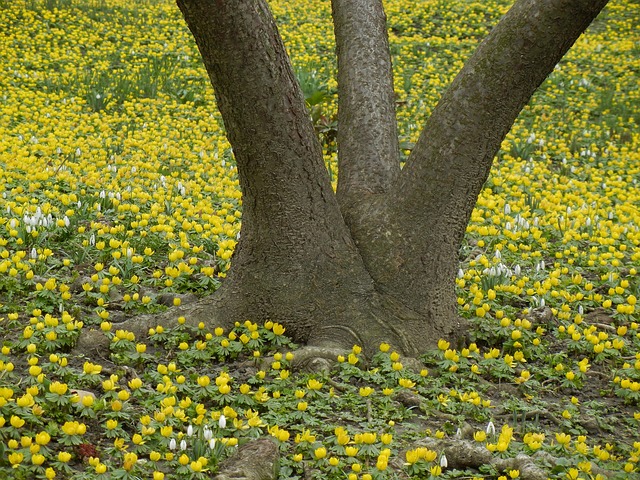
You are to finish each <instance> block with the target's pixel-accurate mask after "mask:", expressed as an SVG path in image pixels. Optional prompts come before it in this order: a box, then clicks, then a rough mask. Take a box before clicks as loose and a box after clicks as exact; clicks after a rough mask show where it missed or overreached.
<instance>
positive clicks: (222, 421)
mask: <svg viewBox="0 0 640 480" xmlns="http://www.w3.org/2000/svg"><path fill="white" fill-rule="evenodd" d="M218 426H219V427H220V428H226V426H227V419H226V418H225V416H224V415H220V419H219V420H218Z"/></svg>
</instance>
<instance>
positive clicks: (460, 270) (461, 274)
mask: <svg viewBox="0 0 640 480" xmlns="http://www.w3.org/2000/svg"><path fill="white" fill-rule="evenodd" d="M462 277H464V271H463V270H462V269H461V268H459V269H458V278H462Z"/></svg>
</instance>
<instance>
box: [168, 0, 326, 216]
mask: <svg viewBox="0 0 640 480" xmlns="http://www.w3.org/2000/svg"><path fill="white" fill-rule="evenodd" d="M177 3H178V6H179V7H180V10H181V11H182V13H183V15H184V17H185V19H186V21H187V24H188V26H189V29H190V30H191V32H192V33H193V35H194V37H195V40H196V43H197V45H198V48H199V50H200V53H201V54H202V58H203V61H204V65H205V67H206V69H207V72H208V73H209V77H210V79H211V83H212V84H213V86H214V90H215V95H216V101H217V105H218V108H219V110H220V113H221V114H222V118H223V121H224V125H225V128H226V132H227V136H228V138H229V141H230V142H231V145H232V147H233V150H234V155H235V158H236V161H237V163H238V172H239V176H240V183H241V187H242V189H243V195H244V197H245V199H247V200H248V201H250V202H251V201H255V200H256V199H257V198H259V197H263V196H269V197H270V199H271V200H279V201H269V202H266V201H265V202H261V204H260V208H261V209H262V211H261V212H260V214H261V215H262V216H263V217H264V216H266V217H267V218H269V219H270V220H273V221H278V218H279V217H280V218H281V220H283V221H285V220H288V221H291V220H292V219H286V218H284V217H283V216H282V215H281V214H282V211H281V209H283V208H286V207H287V206H290V208H291V209H295V208H296V206H297V207H298V208H299V210H304V209H307V208H309V206H308V205H307V207H302V206H300V205H297V204H299V203H300V202H304V201H305V198H306V197H310V196H312V195H311V194H308V192H307V191H306V190H305V189H309V188H314V189H317V190H320V189H318V184H320V185H322V187H321V189H322V190H326V194H327V195H329V194H330V193H331V186H330V182H329V179H328V175H327V173H326V168H325V166H324V162H323V159H322V150H321V148H320V145H319V142H318V139H317V136H316V134H315V131H314V129H313V125H312V123H311V120H310V117H309V113H308V111H307V109H306V106H305V103H304V96H303V94H302V92H301V90H300V87H299V85H298V82H297V80H296V78H295V75H294V73H293V69H292V67H291V64H290V61H289V57H288V56H287V53H286V50H285V47H284V45H283V43H282V39H281V38H280V35H279V33H278V29H277V26H276V23H275V20H274V19H273V16H272V14H271V12H270V10H269V7H268V6H267V3H266V2H265V1H264V0H177ZM309 177H312V178H317V182H314V184H313V185H309V183H310V182H309V181H308V180H309ZM300 188H302V189H303V190H305V191H304V192H303V193H302V195H301V191H300ZM247 210H248V214H249V215H252V209H251V207H250V208H248V209H247ZM267 210H269V211H267ZM245 213H246V212H245ZM304 213H308V212H304Z"/></svg>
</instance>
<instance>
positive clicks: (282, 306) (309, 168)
mask: <svg viewBox="0 0 640 480" xmlns="http://www.w3.org/2000/svg"><path fill="white" fill-rule="evenodd" d="M177 3H178V5H179V7H180V9H181V10H182V12H183V15H184V17H185V19H186V21H187V24H188V26H189V28H190V29H191V31H192V33H193V35H194V37H195V39H196V43H197V45H198V48H199V50H200V52H201V54H202V57H203V60H204V64H205V67H206V69H207V72H208V73H209V76H210V79H211V82H212V84H213V85H214V88H215V94H216V100H217V104H218V107H219V109H220V112H221V114H222V118H223V121H224V124H225V128H226V131H227V135H228V137H229V140H230V142H231V145H232V146H233V149H234V154H235V158H236V162H237V165H238V173H239V177H240V186H241V188H242V192H243V217H242V229H241V238H240V241H239V243H238V246H237V248H236V251H235V253H234V255H233V257H232V264H233V266H232V269H231V272H230V274H229V276H228V278H227V279H226V280H225V281H224V283H223V285H222V286H221V287H220V289H219V290H218V291H217V292H216V293H215V294H214V295H213V296H212V297H211V298H210V299H208V300H206V301H205V302H204V303H203V304H202V305H200V306H199V307H197V308H196V309H195V310H193V311H192V313H193V315H194V317H197V318H206V319H212V318H214V317H215V319H216V321H217V323H220V321H219V319H223V320H224V322H222V323H225V322H226V323H232V322H234V321H243V320H246V319H251V320H253V321H263V320H266V319H271V320H274V321H277V322H279V323H282V324H284V325H285V326H286V328H287V330H288V333H289V334H290V335H292V337H293V338H294V339H295V340H296V341H298V342H303V343H308V344H317V345H327V346H341V347H347V348H349V347H351V346H352V345H353V344H356V343H357V344H360V345H362V346H364V347H365V348H366V349H367V350H369V351H372V350H373V349H375V348H376V347H377V345H378V344H379V343H380V342H381V341H387V342H390V343H392V344H393V345H394V347H395V348H397V349H399V350H400V351H402V352H403V353H405V354H407V355H415V354H417V353H420V352H422V351H424V350H425V349H426V348H427V347H429V346H431V345H433V344H434V343H435V342H437V340H438V339H439V338H441V337H446V338H450V339H453V338H454V337H455V336H456V335H459V334H460V332H462V331H463V330H464V328H463V327H464V321H463V320H461V319H460V318H458V316H457V315H456V302H455V290H454V278H455V272H456V271H457V268H458V250H459V248H460V245H461V242H462V238H463V235H464V232H465V228H466V225H467V222H468V220H469V217H470V215H471V212H472V210H473V207H474V205H475V202H476V199H477V196H478V194H479V193H480V189H481V188H482V185H483V183H484V181H485V179H486V177H487V175H488V173H489V170H490V167H491V164H492V161H493V158H494V156H495V154H496V153H497V150H498V148H499V146H500V143H501V141H502V139H503V138H504V136H505V135H506V133H507V132H508V130H509V128H510V127H511V125H512V124H513V122H514V120H515V119H516V117H517V115H518V113H519V112H520V110H521V109H522V108H523V107H524V105H525V104H526V103H527V101H528V100H529V98H530V96H531V95H532V94H533V92H534V91H535V89H536V88H537V87H538V86H539V85H540V83H541V82H542V81H543V80H544V79H545V78H546V76H547V75H548V74H549V73H550V72H551V71H552V70H553V67H554V66H555V64H556V63H557V62H558V61H559V60H560V58H561V57H562V56H563V55H564V53H565V52H566V51H567V49H568V48H569V47H570V46H571V45H572V44H573V43H574V42H575V40H576V39H577V38H578V36H579V35H580V33H581V32H582V31H583V30H584V29H585V28H586V27H587V26H588V25H589V23H590V22H591V20H592V19H593V18H594V17H595V16H596V15H597V13H598V12H599V10H600V9H601V8H603V7H604V5H605V4H606V3H607V2H606V0H545V1H542V0H520V1H518V2H516V4H515V5H514V7H513V8H512V9H511V11H510V12H509V13H508V14H507V15H506V16H505V17H504V19H503V20H502V21H501V22H500V23H499V25H498V26H497V27H496V28H494V30H493V31H492V32H491V34H490V35H489V37H488V38H487V39H486V40H485V41H484V42H483V43H482V44H481V45H480V47H479V48H478V50H477V52H476V53H475V55H474V56H473V57H472V58H471V59H470V60H469V62H468V63H467V64H466V65H465V67H464V68H463V70H462V71H461V73H460V74H459V75H458V77H457V78H456V80H455V81H454V82H453V84H452V86H451V88H450V89H449V90H448V91H447V92H446V93H445V95H444V96H443V98H442V100H441V102H440V103H439V105H438V106H437V108H436V109H435V111H434V113H433V115H432V116H431V118H430V119H429V121H428V123H427V125H426V127H425V129H424V131H423V133H422V135H421V137H420V140H419V142H418V144H417V146H416V148H415V150H414V152H413V153H412V155H411V157H410V159H409V162H408V163H407V165H406V166H405V168H404V169H403V170H402V171H401V170H400V165H399V158H398V140H397V133H396V120H395V112H394V97H393V81H392V75H391V61H390V55H389V48H388V41H387V36H386V21H385V16H384V11H383V9H382V2H381V1H379V0H334V2H333V15H334V24H335V32H336V44H337V54H338V65H339V76H338V82H339V85H338V88H339V102H340V105H339V134H338V141H339V168H340V177H339V184H338V192H337V197H336V195H335V194H334V192H333V190H332V188H331V184H330V182H329V177H328V175H327V172H326V169H325V167H324V162H323V159H322V152H321V148H320V145H319V143H318V140H317V137H316V135H315V133H314V129H313V125H312V123H311V120H310V117H309V114H308V112H307V110H306V108H305V104H304V97H303V95H302V93H301V91H300V88H299V86H298V84H297V82H296V79H295V76H294V74H293V71H292V68H291V64H290V62H289V59H288V57H287V54H286V51H285V48H284V45H283V44H282V40H281V39H280V36H279V34H278V30H277V27H276V24H275V21H274V19H273V17H272V15H271V13H270V11H269V8H268V6H267V4H266V2H265V1H264V0H178V1H177Z"/></svg>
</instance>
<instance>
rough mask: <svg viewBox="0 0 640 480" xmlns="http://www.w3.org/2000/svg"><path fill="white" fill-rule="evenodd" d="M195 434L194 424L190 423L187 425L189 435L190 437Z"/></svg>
mask: <svg viewBox="0 0 640 480" xmlns="http://www.w3.org/2000/svg"><path fill="white" fill-rule="evenodd" d="M192 435H193V425H189V426H188V427H187V437H190V436H192Z"/></svg>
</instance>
